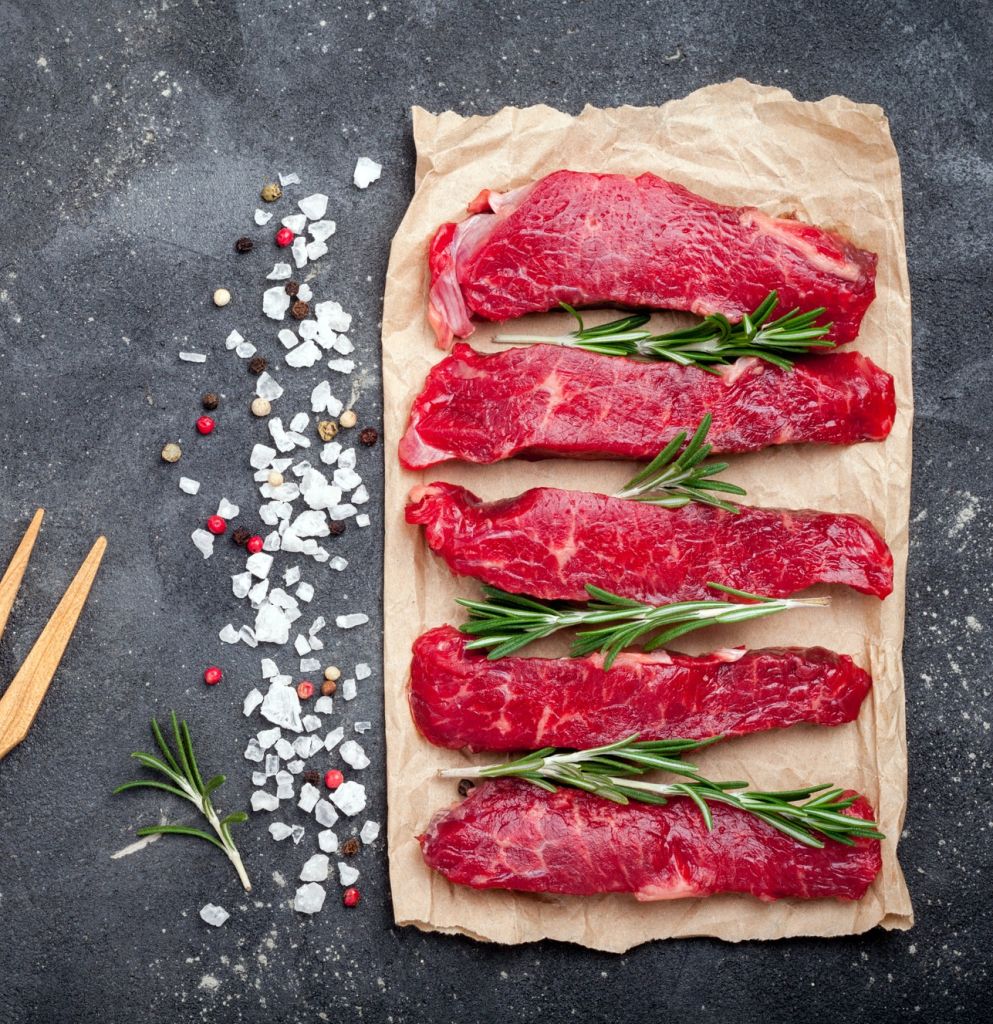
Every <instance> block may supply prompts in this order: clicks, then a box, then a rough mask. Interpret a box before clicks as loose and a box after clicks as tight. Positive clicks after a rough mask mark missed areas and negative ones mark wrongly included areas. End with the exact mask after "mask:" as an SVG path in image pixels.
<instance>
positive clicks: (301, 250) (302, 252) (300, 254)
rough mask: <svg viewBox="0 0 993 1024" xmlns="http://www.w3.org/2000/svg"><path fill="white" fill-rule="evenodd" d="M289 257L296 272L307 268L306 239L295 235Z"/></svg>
mask: <svg viewBox="0 0 993 1024" xmlns="http://www.w3.org/2000/svg"><path fill="white" fill-rule="evenodd" d="M290 255H291V256H292V257H293V262H294V263H295V264H296V268H297V270H302V269H303V268H304V267H305V266H307V239H306V238H304V237H303V235H297V237H296V238H294V239H293V244H292V245H291V246H290ZM288 297H289V296H287V298H288Z"/></svg>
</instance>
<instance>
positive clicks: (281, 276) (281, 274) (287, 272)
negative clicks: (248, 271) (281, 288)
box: [265, 263, 293, 281]
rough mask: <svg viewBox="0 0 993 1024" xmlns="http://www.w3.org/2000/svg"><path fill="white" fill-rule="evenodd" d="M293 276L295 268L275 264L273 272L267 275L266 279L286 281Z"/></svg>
mask: <svg viewBox="0 0 993 1024" xmlns="http://www.w3.org/2000/svg"><path fill="white" fill-rule="evenodd" d="M292 276H293V268H292V267H291V266H290V265H289V263H274V264H273V265H272V270H270V271H269V273H268V274H266V276H265V279H266V280H267V281H285V280H286V279H287V278H288V277H292Z"/></svg>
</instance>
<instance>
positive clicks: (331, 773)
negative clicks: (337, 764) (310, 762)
mask: <svg viewBox="0 0 993 1024" xmlns="http://www.w3.org/2000/svg"><path fill="white" fill-rule="evenodd" d="M344 781H345V776H344V775H342V774H341V772H340V771H338V769H337V768H329V769H328V770H327V771H326V772H325V773H324V785H325V786H327V787H328V789H337V788H338V787H339V786H340V785H341V784H342V783H343V782H344Z"/></svg>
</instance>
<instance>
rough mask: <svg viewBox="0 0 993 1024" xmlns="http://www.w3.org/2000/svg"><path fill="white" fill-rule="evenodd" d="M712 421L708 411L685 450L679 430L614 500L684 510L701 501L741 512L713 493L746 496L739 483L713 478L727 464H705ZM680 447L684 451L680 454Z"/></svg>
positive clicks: (683, 436)
mask: <svg viewBox="0 0 993 1024" xmlns="http://www.w3.org/2000/svg"><path fill="white" fill-rule="evenodd" d="M711 421H712V417H711V415H710V413H709V412H708V413H707V415H706V416H704V418H703V419H702V420H701V421H700V426H698V427H697V429H696V432H695V433H694V435H693V437H692V439H691V440H690V443H689V444H688V445H686V447H685V448H683V444H684V443H685V442H686V432H685V431H680V432H679V433H678V434H677V435H676V436H675V437H674V438H673V439H672V440H671V441H670V442H669V443H668V444H667V445H666V446H665V448H663V449H662V451H660V452H659V453H658V455H656V456H655V458H654V459H652V461H651V462H650V463H649V464H648V465H647V466H646V467H645V468H644V469H643V470H642V471H641V472H640V473H638V474H637V475H636V476H633V477H632V478H631V479H630V480H628V482H627V483H626V484H625V485H624V486H623V487H622V488H621V490H619V491H618V492H617V493H616V494H615V495H614V497H615V498H628V499H630V500H631V501H643V502H648V503H649V504H652V505H662V506H664V507H665V508H681V507H682V506H683V505H687V504H689V503H690V502H691V501H698V502H702V503H703V504H705V505H713V506H714V507H716V508H721V509H724V511H725V512H734V513H737V512H739V511H740V509H739V508H738V506H737V505H735V504H733V503H732V502H730V501H724V500H723V499H722V498H718V497H716V496H715V495H714V494H713V493H711V492H713V491H721V492H723V493H724V494H739V495H740V494H745V490H744V488H742V487H738V485H737V484H728V483H722V482H721V481H719V480H714V479H712V478H713V477H715V476H717V475H718V474H719V473H723V472H724V470H725V469H727V468H728V464H727V463H726V462H711V463H709V464H708V463H705V462H704V461H703V460H704V459H706V458H707V456H708V455H709V454H710V450H711V445H709V444H705V441H706V438H707V432H708V431H709V430H710V424H711ZM681 448H683V450H682V451H681V452H680V449H681Z"/></svg>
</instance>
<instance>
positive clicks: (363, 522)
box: [355, 512, 369, 527]
mask: <svg viewBox="0 0 993 1024" xmlns="http://www.w3.org/2000/svg"><path fill="white" fill-rule="evenodd" d="M355 525H356V526H362V527H365V526H368V525H369V517H368V516H367V515H366V514H365V512H362V513H361V514H359V515H357V516H356V517H355Z"/></svg>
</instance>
